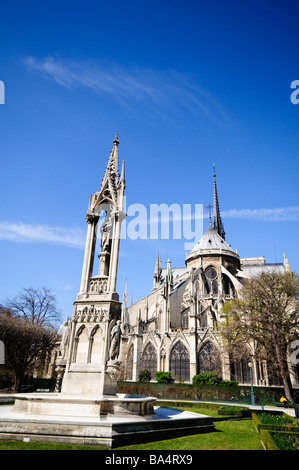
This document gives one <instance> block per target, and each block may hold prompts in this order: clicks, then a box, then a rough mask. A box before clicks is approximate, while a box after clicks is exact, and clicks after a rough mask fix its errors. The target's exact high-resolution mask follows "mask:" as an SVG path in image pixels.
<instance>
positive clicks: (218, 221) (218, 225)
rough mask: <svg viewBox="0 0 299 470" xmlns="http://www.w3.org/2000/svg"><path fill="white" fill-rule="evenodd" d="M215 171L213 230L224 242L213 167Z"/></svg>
mask: <svg viewBox="0 0 299 470" xmlns="http://www.w3.org/2000/svg"><path fill="white" fill-rule="evenodd" d="M213 169H214V207H213V229H214V230H215V231H216V232H217V233H218V234H219V235H220V237H221V238H223V240H225V231H224V227H223V223H222V220H221V215H220V208H219V201H218V192H217V184H216V173H215V165H213Z"/></svg>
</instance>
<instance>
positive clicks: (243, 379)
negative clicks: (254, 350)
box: [231, 356, 251, 384]
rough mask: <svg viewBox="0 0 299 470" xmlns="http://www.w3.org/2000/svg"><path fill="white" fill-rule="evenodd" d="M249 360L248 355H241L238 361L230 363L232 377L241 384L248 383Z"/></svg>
mask: <svg viewBox="0 0 299 470" xmlns="http://www.w3.org/2000/svg"><path fill="white" fill-rule="evenodd" d="M248 362H250V358H249V356H243V357H241V358H240V359H239V360H238V361H235V362H233V363H232V364H231V374H232V379H233V380H236V381H237V382H239V383H241V384H249V383H250V381H251V380H250V368H249V367H248Z"/></svg>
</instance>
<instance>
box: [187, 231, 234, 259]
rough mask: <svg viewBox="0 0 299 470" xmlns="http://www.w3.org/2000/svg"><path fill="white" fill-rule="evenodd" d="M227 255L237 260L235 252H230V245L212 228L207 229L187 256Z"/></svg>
mask: <svg viewBox="0 0 299 470" xmlns="http://www.w3.org/2000/svg"><path fill="white" fill-rule="evenodd" d="M197 253H198V254H208V253H210V254H214V253H217V254H220V253H222V254H228V255H232V256H235V257H237V258H238V255H237V253H236V252H235V251H233V250H232V248H231V247H230V245H228V244H227V243H226V241H225V240H224V239H223V238H222V237H221V236H220V235H219V233H218V232H216V230H215V229H214V228H212V227H209V228H208V230H207V231H206V232H205V233H204V234H203V236H202V237H201V239H200V240H199V242H198V243H197V244H196V245H195V246H194V248H193V249H192V250H191V252H190V253H189V256H190V255H191V254H192V255H194V254H197Z"/></svg>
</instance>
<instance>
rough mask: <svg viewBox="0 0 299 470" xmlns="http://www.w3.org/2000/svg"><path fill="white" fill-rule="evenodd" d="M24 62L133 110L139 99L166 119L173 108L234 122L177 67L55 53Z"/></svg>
mask: <svg viewBox="0 0 299 470" xmlns="http://www.w3.org/2000/svg"><path fill="white" fill-rule="evenodd" d="M24 63H25V64H26V66H27V67H28V70H30V71H35V72H38V73H40V74H41V76H42V77H44V78H47V79H51V80H54V81H55V82H56V83H58V84H59V85H61V86H63V87H66V88H68V89H69V90H74V89H76V88H82V87H84V88H85V89H87V90H89V91H91V92H93V93H96V94H98V95H102V96H105V95H106V96H107V95H109V97H110V98H112V99H114V100H117V102H118V103H120V104H121V105H123V106H124V107H126V108H129V109H131V110H132V111H134V112H135V110H136V104H138V103H139V104H141V105H142V106H143V112H144V113H147V114H148V113H151V114H155V115H156V116H157V115H158V116H159V117H160V118H165V119H167V120H169V119H171V115H172V114H173V113H174V112H181V113H185V114H186V115H191V116H192V117H193V118H204V119H208V120H211V121H213V122H214V123H219V124H220V125H223V124H225V125H230V124H231V122H232V120H231V117H230V116H229V113H228V112H227V110H225V109H224V107H223V106H222V105H221V103H220V102H219V100H217V99H216V97H215V96H213V95H212V94H211V93H210V92H208V91H207V90H206V89H204V88H203V87H201V86H199V85H198V80H196V79H194V78H193V79H192V78H191V77H190V76H187V75H186V74H183V73H180V72H178V71H176V70H168V71H161V70H152V69H146V68H140V67H131V68H129V67H121V66H118V65H115V64H112V65H111V64H110V65H103V64H99V63H97V62H96V61H92V60H89V61H79V60H77V61H74V60H70V59H57V58H55V57H52V56H50V57H44V58H37V57H32V56H28V57H26V58H25V59H24Z"/></svg>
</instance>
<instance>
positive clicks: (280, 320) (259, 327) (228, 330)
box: [219, 272, 299, 400]
mask: <svg viewBox="0 0 299 470" xmlns="http://www.w3.org/2000/svg"><path fill="white" fill-rule="evenodd" d="M298 297H299V280H298V276H297V275H295V274H293V273H284V274H277V273H275V272H264V273H262V274H260V275H258V276H256V277H253V278H252V279H250V280H249V281H247V282H246V284H245V285H244V287H243V289H242V292H241V298H240V299H238V300H234V301H231V302H229V304H228V305H227V306H225V308H224V310H223V314H224V318H225V321H224V326H223V327H222V330H221V328H220V330H219V331H220V334H221V335H222V337H223V340H224V341H223V342H224V343H226V345H227V348H228V350H229V352H230V354H232V352H233V349H234V347H235V346H236V345H237V344H239V345H241V344H243V345H245V344H246V343H250V344H253V345H254V349H255V351H258V356H259V358H260V359H263V360H265V361H267V363H268V364H269V365H270V367H271V369H272V370H273V371H275V373H276V374H277V375H278V376H279V377H280V378H281V380H282V382H283V385H284V389H285V394H286V397H287V398H288V399H289V400H293V390H292V384H291V380H290V371H289V361H288V358H289V353H290V346H291V343H292V341H294V340H296V339H298V336H299V300H298Z"/></svg>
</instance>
